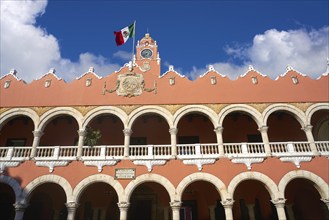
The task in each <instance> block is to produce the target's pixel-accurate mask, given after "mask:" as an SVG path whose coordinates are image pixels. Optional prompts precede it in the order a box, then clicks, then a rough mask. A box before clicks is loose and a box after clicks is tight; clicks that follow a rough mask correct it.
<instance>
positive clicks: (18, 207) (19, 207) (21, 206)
mask: <svg viewBox="0 0 329 220" xmlns="http://www.w3.org/2000/svg"><path fill="white" fill-rule="evenodd" d="M13 206H14V207H15V210H16V211H24V210H25V209H26V208H27V207H28V206H29V204H25V203H19V202H18V203H14V204H13Z"/></svg>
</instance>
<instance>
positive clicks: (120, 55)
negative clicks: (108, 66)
mask: <svg viewBox="0 0 329 220" xmlns="http://www.w3.org/2000/svg"><path fill="white" fill-rule="evenodd" d="M113 57H117V58H120V59H122V60H125V61H130V60H131V57H132V53H129V52H127V51H122V50H119V51H118V52H115V53H114V54H113Z"/></svg>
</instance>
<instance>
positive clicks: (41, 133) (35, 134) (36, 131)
mask: <svg viewBox="0 0 329 220" xmlns="http://www.w3.org/2000/svg"><path fill="white" fill-rule="evenodd" d="M32 133H33V135H34V137H41V136H42V135H43V132H42V131H40V130H35V131H32Z"/></svg>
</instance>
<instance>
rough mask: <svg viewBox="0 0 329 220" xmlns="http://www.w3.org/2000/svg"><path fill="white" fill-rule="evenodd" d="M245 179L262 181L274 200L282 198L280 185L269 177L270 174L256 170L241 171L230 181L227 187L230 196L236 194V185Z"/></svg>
mask: <svg viewBox="0 0 329 220" xmlns="http://www.w3.org/2000/svg"><path fill="white" fill-rule="evenodd" d="M245 180H257V181H260V182H262V183H263V184H264V186H265V188H266V190H267V191H268V192H269V194H270V196H271V199H272V200H275V199H277V198H280V193H279V190H278V187H277V185H276V184H275V183H274V181H273V180H272V179H271V178H269V177H268V176H266V175H265V174H262V173H259V172H255V171H249V172H243V173H240V174H238V175H236V176H235V177H234V178H233V179H232V180H231V182H230V183H229V185H228V188H227V192H228V196H229V198H232V199H233V195H234V192H235V189H236V187H237V186H238V185H239V184H240V183H241V182H243V181H245Z"/></svg>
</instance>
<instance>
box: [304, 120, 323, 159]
mask: <svg viewBox="0 0 329 220" xmlns="http://www.w3.org/2000/svg"><path fill="white" fill-rule="evenodd" d="M312 127H313V126H312V125H306V126H305V127H304V128H302V130H303V131H304V132H305V134H306V138H307V141H308V142H309V143H310V147H311V150H312V153H313V154H314V155H320V153H319V151H318V150H317V149H316V146H315V143H314V137H313V134H312Z"/></svg>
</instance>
